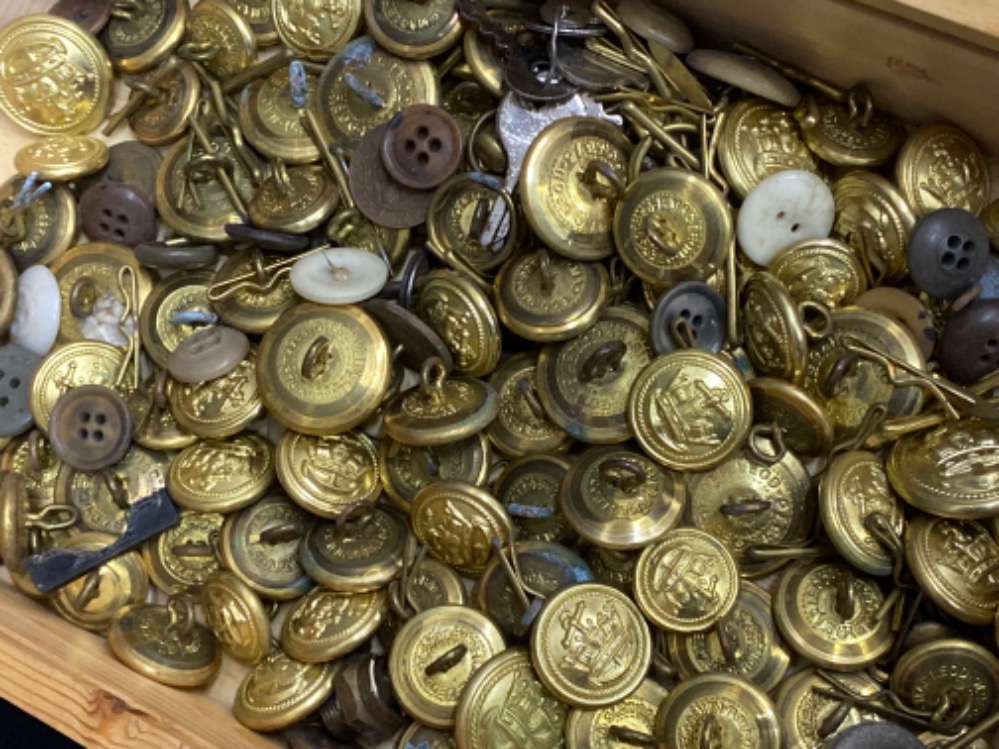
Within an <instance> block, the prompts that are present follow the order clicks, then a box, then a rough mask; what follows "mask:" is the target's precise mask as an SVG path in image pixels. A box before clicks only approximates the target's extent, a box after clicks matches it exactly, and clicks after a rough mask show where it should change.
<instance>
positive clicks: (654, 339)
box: [649, 281, 728, 354]
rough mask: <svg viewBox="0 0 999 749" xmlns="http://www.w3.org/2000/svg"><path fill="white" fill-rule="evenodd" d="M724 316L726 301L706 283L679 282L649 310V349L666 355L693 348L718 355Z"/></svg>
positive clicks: (722, 334) (724, 330)
mask: <svg viewBox="0 0 999 749" xmlns="http://www.w3.org/2000/svg"><path fill="white" fill-rule="evenodd" d="M727 314H728V305H727V304H725V300H724V299H722V297H721V294H719V293H718V292H717V291H715V290H714V289H713V288H711V287H710V286H708V284H706V283H702V282H700V281H687V282H685V283H679V284H677V285H676V286H674V287H673V288H672V289H670V290H669V291H667V292H666V293H665V294H663V295H662V296H661V297H659V301H658V302H656V308H655V309H654V310H653V311H652V319H651V320H650V321H649V340H650V341H651V343H652V350H653V351H655V352H656V353H657V354H666V353H669V352H670V351H675V350H676V349H678V348H688V347H693V348H699V349H704V350H705V351H710V352H711V353H713V354H717V353H718V352H719V351H721V347H722V345H723V344H724V343H725V336H726V331H727V326H726V322H725V321H726V319H727V318H726V316H727Z"/></svg>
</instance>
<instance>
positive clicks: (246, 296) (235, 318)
mask: <svg viewBox="0 0 999 749" xmlns="http://www.w3.org/2000/svg"><path fill="white" fill-rule="evenodd" d="M266 262H267V258H266V257H264V256H261V255H260V254H249V253H243V252H240V253H236V254H234V255H232V256H230V257H229V259H228V260H226V261H225V262H224V263H223V264H222V265H221V266H220V267H219V269H218V270H217V271H216V272H215V282H214V284H213V285H212V286H211V287H209V290H208V300H209V302H210V304H211V309H212V310H214V311H215V312H216V313H218V316H219V317H220V318H221V320H222V322H224V323H225V324H226V325H230V326H232V327H234V328H236V329H237V330H242V331H243V332H244V333H253V334H256V335H261V334H263V333H266V332H267V331H268V330H270V328H271V327H272V326H273V325H274V323H275V322H277V319H278V318H279V317H280V316H281V315H282V314H283V313H284V312H285V311H286V310H289V309H291V308H292V307H294V306H295V305H296V304H297V303H298V302H299V298H298V296H297V295H296V294H295V290H294V289H293V288H292V287H291V281H290V280H289V278H288V277H287V276H282V277H280V278H278V279H276V280H273V279H272V278H271V277H269V276H267V275H266V274H265V273H263V271H262V270H261V269H262V268H263V266H264V265H265V263H266ZM247 273H250V274H252V275H251V276H250V277H251V278H253V277H254V276H256V277H258V280H259V281H260V282H261V283H260V286H259V288H257V287H242V288H238V289H236V290H235V291H232V292H231V293H226V294H224V295H219V294H218V291H217V290H218V288H219V287H220V286H222V285H224V284H229V283H232V282H233V279H236V278H239V277H241V276H245V275H246V274H247ZM175 275H177V276H186V275H191V274H188V273H183V274H181V273H178V274H175ZM172 277H173V276H171V278H172Z"/></svg>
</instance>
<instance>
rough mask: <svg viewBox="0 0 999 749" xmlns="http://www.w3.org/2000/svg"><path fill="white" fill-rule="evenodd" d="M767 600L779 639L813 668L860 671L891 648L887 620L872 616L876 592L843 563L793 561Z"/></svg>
mask: <svg viewBox="0 0 999 749" xmlns="http://www.w3.org/2000/svg"><path fill="white" fill-rule="evenodd" d="M773 598H774V620H775V621H776V622H777V627H778V629H780V632H781V634H783V635H784V638H785V639H786V640H787V643H788V644H789V645H790V646H791V647H792V648H793V649H794V650H795V652H797V653H799V654H800V655H802V656H804V657H805V658H808V660H810V661H811V662H812V663H814V664H816V665H817V666H820V667H822V668H828V669H832V670H834V671H854V670H858V669H862V668H865V667H867V666H869V665H871V664H873V663H875V662H876V661H877V660H878V658H880V657H881V656H883V655H884V654H885V653H887V652H888V650H889V649H890V648H891V646H892V642H893V636H892V631H891V617H890V616H883V617H882V618H880V619H878V617H877V613H878V611H879V609H880V608H881V606H882V604H883V603H884V595H883V594H882V593H881V589H880V588H879V587H878V585H877V583H876V582H875V581H874V580H871V579H868V578H865V577H861V576H859V575H857V574H856V572H854V570H853V568H852V567H850V566H849V565H847V564H843V563H841V562H810V561H800V562H796V563H795V564H792V565H791V566H790V567H788V568H787V569H785V570H784V572H783V573H782V574H781V577H780V580H779V581H778V583H777V588H776V589H775V590H774V594H773Z"/></svg>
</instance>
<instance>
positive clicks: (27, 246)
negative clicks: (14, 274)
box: [0, 177, 77, 271]
mask: <svg viewBox="0 0 999 749" xmlns="http://www.w3.org/2000/svg"><path fill="white" fill-rule="evenodd" d="M24 182H25V178H24V177H12V178H10V179H9V180H7V181H6V182H4V183H3V184H2V185H0V226H2V227H3V233H4V236H3V237H2V238H0V246H2V247H3V248H4V249H5V250H7V252H9V253H10V259H11V260H13V261H14V265H15V266H16V267H17V269H18V270H19V271H24V270H25V269H27V268H28V267H29V266H32V265H48V264H50V263H51V262H52V261H53V260H55V259H56V258H57V257H59V256H60V255H61V254H62V253H63V252H65V251H66V250H67V249H68V248H69V247H70V246H71V245H72V244H73V240H74V239H76V230H77V211H76V198H75V197H74V196H73V193H72V192H71V191H70V189H69V188H68V187H65V186H63V185H54V186H53V187H52V189H51V190H49V191H48V192H44V193H42V194H41V195H39V197H38V198H37V199H35V200H33V201H32V202H31V203H30V204H28V205H27V206H24V205H22V206H21V207H19V208H16V209H15V208H14V201H15V200H16V199H17V196H18V194H19V193H20V191H21V190H22V189H23V188H24Z"/></svg>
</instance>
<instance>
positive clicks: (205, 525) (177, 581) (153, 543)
mask: <svg viewBox="0 0 999 749" xmlns="http://www.w3.org/2000/svg"><path fill="white" fill-rule="evenodd" d="M142 496H145V495H142ZM224 521H225V517H224V516H223V515H221V514H219V513H217V512H195V511H194V510H184V511H182V512H181V513H180V517H179V519H178V521H177V525H175V526H174V527H172V528H168V529H167V530H165V531H163V533H161V534H159V535H158V536H156V538H153V539H150V540H149V541H147V542H146V543H145V545H144V546H143V547H142V559H143V561H144V562H145V563H146V569H148V570H149V579H150V580H152V581H153V584H154V585H155V586H156V587H157V588H159V589H160V590H162V591H163V592H164V593H166V594H168V595H174V594H179V593H199V592H201V588H202V586H203V585H204V584H205V580H207V579H208V577H209V576H210V575H212V574H213V573H214V572H215V571H216V570H217V569H218V568H219V560H218V556H217V551H216V548H217V543H218V536H219V533H220V532H221V530H222V523H223V522H224Z"/></svg>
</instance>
